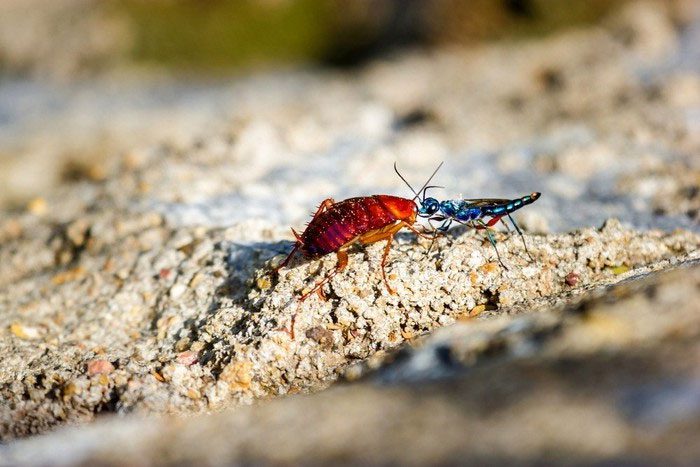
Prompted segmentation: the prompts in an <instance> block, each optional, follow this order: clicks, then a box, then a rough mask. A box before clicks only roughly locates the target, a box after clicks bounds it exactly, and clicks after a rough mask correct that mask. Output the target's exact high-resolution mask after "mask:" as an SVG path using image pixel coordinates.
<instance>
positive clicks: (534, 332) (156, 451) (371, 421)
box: [5, 262, 700, 465]
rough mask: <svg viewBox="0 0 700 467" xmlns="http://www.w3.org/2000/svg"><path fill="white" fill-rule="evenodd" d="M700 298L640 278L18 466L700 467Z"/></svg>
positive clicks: (21, 450)
mask: <svg viewBox="0 0 700 467" xmlns="http://www.w3.org/2000/svg"><path fill="white" fill-rule="evenodd" d="M699 285H700V269H699V268H698V265H697V262H695V265H694V266H692V267H688V268H684V269H681V270H678V271H673V272H671V273H664V274H652V275H648V276H646V277H644V278H643V279H641V280H639V277H635V278H634V280H629V281H625V283H624V284H620V285H617V286H614V287H612V288H602V289H599V290H596V291H592V292H590V293H588V294H586V295H583V296H581V297H579V299H578V300H576V304H575V305H569V306H565V307H564V308H563V309H560V308H555V309H554V310H552V311H550V312H544V313H536V314H526V315H519V316H518V317H516V318H514V319H513V318H507V317H501V318H500V319H496V320H479V321H476V322H474V321H470V322H466V323H461V324H458V325H455V326H452V327H449V328H445V329H443V330H441V331H439V332H437V333H436V334H435V335H434V336H430V337H428V338H426V339H425V340H423V341H420V342H418V343H417V344H418V345H419V348H418V349H416V350H410V349H406V351H404V352H403V354H399V355H398V356H396V355H391V358H393V359H395V360H394V361H393V363H387V360H390V359H389V358H387V357H385V358H384V362H383V363H382V365H381V368H380V369H379V370H378V371H377V372H376V373H373V374H372V375H371V376H370V377H369V378H366V379H365V380H364V381H363V382H361V383H353V384H346V385H340V386H337V387H334V388H331V389H329V390H327V391H325V392H323V393H320V394H315V395H313V396H294V397H288V398H283V399H278V400H275V401H271V402H268V403H265V404H259V405H256V406H253V407H246V408H240V409H237V410H234V411H226V412H222V413H219V414H216V415H208V416H200V417H194V418H187V419H174V418H172V417H168V418H164V419H153V418H148V419H146V418H141V417H138V418H135V417H131V418H126V419H111V420H104V421H101V422H97V423H96V424H94V425H92V426H90V427H89V428H86V429H82V430H81V429H70V430H62V431H61V432H58V433H56V434H53V435H51V436H47V437H39V438H34V439H31V440H27V441H23V442H19V443H15V444H14V445H12V446H10V448H9V449H7V450H5V455H6V456H7V457H6V461H7V462H15V463H23V464H26V465H44V464H47V463H50V464H54V465H92V464H94V463H96V462H98V463H100V464H102V465H125V464H126V465H163V464H172V465H181V464H187V463H197V464H202V465H221V464H234V463H250V462H252V463H271V464H276V463H280V462H284V463H287V462H292V463H297V462H309V461H310V460H312V461H313V462H318V463H330V462H333V463H341V464H350V463H353V462H358V461H362V462H365V463H367V462H369V463H376V464H398V463H400V464H412V465H413V464H421V465H424V464H426V463H430V464H435V463H464V462H466V461H473V462H491V463H493V462H498V463H499V464H500V463H506V464H511V463H513V464H515V463H517V464H538V465H539V464H541V463H543V462H544V463H550V462H566V463H571V462H573V463H577V464H579V463H584V464H600V463H609V462H613V463H620V462H622V463H632V464H664V465H669V464H689V463H693V461H694V460H697V458H698V456H700V451H698V446H697V443H696V442H695V440H696V439H697V433H698V420H699V419H700V404H699V403H698V401H699V400H700V380H699V379H698V370H697V369H698V365H699V364H700V362H698V355H700V353H699V352H698V350H700V349H698V342H699V341H698V337H700V334H699V333H700V315H699V314H698V312H697V311H698V310H697V303H698V300H699V299H700V296H699V294H698V290H699V288H698V286H699ZM611 297H615V298H614V299H612V298H611ZM57 446H60V447H61V448H60V450H58V451H56V450H55V447H57Z"/></svg>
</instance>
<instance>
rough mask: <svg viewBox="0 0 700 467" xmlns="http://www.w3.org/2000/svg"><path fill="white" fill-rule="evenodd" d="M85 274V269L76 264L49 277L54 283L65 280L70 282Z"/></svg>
mask: <svg viewBox="0 0 700 467" xmlns="http://www.w3.org/2000/svg"><path fill="white" fill-rule="evenodd" d="M84 276H85V269H83V268H82V267H80V266H78V267H76V268H73V269H68V270H67V271H62V272H59V273H58V274H56V275H55V276H53V277H52V278H51V282H53V283H54V285H61V284H65V283H66V282H72V281H75V280H78V279H82V278H83V277H84Z"/></svg>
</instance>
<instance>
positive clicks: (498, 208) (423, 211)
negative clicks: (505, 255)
mask: <svg viewBox="0 0 700 467" xmlns="http://www.w3.org/2000/svg"><path fill="white" fill-rule="evenodd" d="M428 188H431V187H428ZM540 195H541V193H539V192H533V193H530V194H529V195H526V196H522V197H520V198H515V199H498V198H480V199H448V200H444V201H438V200H437V199H435V198H430V197H428V198H426V197H425V191H424V192H423V199H422V200H421V202H420V207H419V208H418V214H419V215H420V216H421V217H427V218H428V221H429V222H430V221H437V222H442V224H441V225H440V226H439V227H437V228H436V229H435V233H436V234H437V233H438V232H445V231H446V230H447V229H449V228H450V226H451V225H452V222H457V223H459V224H463V225H466V226H468V227H472V228H475V229H479V230H482V229H485V230H486V235H487V237H488V239H489V242H490V243H491V245H492V246H493V248H494V250H496V257H497V258H498V262H499V263H500V264H501V267H503V268H504V269H506V270H507V269H508V268H507V267H506V266H505V264H503V261H501V256H500V255H499V253H498V248H496V240H495V238H494V237H493V234H492V233H491V228H492V227H493V226H494V225H496V223H498V221H501V222H502V223H503V225H505V226H506V228H507V229H508V230H510V228H509V227H508V224H507V223H506V222H505V221H504V220H503V218H504V217H506V216H507V217H508V219H509V220H510V222H511V223H512V224H513V227H515V230H516V231H517V232H518V235H520V238H521V240H522V241H523V246H524V247H525V252H526V253H527V255H528V256H529V257H530V260H532V255H530V252H529V251H528V249H527V244H526V243H525V237H524V236H523V232H522V231H521V230H520V227H518V224H517V223H516V222H515V219H513V216H511V213H513V212H514V211H517V210H518V209H520V208H522V207H523V206H527V205H528V204H532V203H534V202H535V201H537V199H538V198H539V197H540ZM431 225H432V224H431ZM431 246H432V245H431Z"/></svg>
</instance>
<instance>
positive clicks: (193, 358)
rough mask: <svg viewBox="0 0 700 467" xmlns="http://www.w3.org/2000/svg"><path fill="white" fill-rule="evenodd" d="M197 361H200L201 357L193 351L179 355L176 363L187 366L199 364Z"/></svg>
mask: <svg viewBox="0 0 700 467" xmlns="http://www.w3.org/2000/svg"><path fill="white" fill-rule="evenodd" d="M197 360H199V355H198V354H197V352H193V351H191V350H186V351H184V352H180V353H179V354H177V357H175V361H177V363H179V364H180V365H185V366H191V365H194V364H195V363H197Z"/></svg>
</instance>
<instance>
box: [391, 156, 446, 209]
mask: <svg viewBox="0 0 700 467" xmlns="http://www.w3.org/2000/svg"><path fill="white" fill-rule="evenodd" d="M444 163H445V161H442V162H440V165H438V166H437V168H436V169H435V170H434V171H433V174H432V175H431V176H430V178H428V181H427V182H425V184H424V185H423V186H422V187H421V188H420V190H418V193H421V192H423V190H425V189H426V188H427V187H428V184H429V183H430V181H431V180H432V179H433V177H434V176H435V174H436V173H437V172H438V170H440V167H442V164H444ZM401 178H403V177H401ZM404 181H405V180H404ZM411 190H413V188H411ZM413 193H414V194H415V195H416V196H415V197H414V198H413V201H415V200H416V199H417V198H420V195H419V194H418V193H416V192H415V191H414V192H413Z"/></svg>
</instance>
